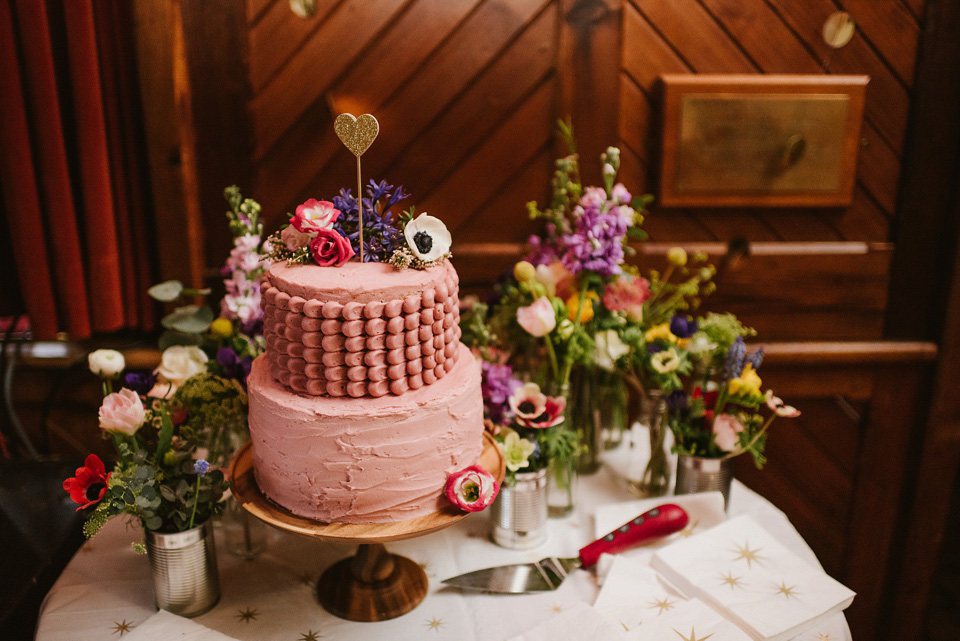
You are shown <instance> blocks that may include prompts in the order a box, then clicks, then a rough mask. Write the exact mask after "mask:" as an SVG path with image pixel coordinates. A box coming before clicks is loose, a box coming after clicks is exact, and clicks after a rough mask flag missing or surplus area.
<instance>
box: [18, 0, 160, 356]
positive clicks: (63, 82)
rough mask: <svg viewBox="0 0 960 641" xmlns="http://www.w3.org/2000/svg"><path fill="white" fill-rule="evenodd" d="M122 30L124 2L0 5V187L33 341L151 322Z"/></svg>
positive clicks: (141, 175)
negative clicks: (58, 334)
mask: <svg viewBox="0 0 960 641" xmlns="http://www.w3.org/2000/svg"><path fill="white" fill-rule="evenodd" d="M131 23H132V21H131V16H130V15H129V5H128V4H126V3H125V2H124V0H96V2H93V1H92V0H69V2H62V3H61V2H51V3H46V2H44V1H43V0H0V83H2V87H3V90H2V91H0V179H2V180H0V186H2V192H3V199H4V209H5V218H6V223H7V227H8V229H9V234H10V243H11V246H12V249H13V259H14V260H13V262H14V264H15V266H16V274H17V278H18V279H19V284H20V288H19V289H20V292H19V297H20V298H21V300H20V301H18V302H19V303H20V304H21V306H22V307H23V308H24V309H25V311H26V312H27V314H28V315H29V318H30V322H31V328H32V330H33V333H34V335H35V336H36V337H38V338H50V337H53V336H54V335H56V334H57V333H58V332H61V331H66V332H67V333H68V334H69V335H70V336H71V337H72V338H85V337H88V336H90V334H91V333H93V332H111V331H116V330H120V329H125V328H141V329H151V328H152V325H153V319H154V316H153V307H152V305H151V303H150V301H149V298H147V296H146V294H145V292H146V288H147V287H148V286H149V284H150V282H151V264H152V262H153V261H152V260H151V256H150V254H149V243H148V242H147V238H148V237H149V229H150V221H149V220H148V217H147V214H148V212H147V205H146V201H145V199H146V194H147V193H148V189H147V187H146V185H145V181H146V172H145V170H144V166H145V162H144V158H143V156H142V154H141V153H140V150H141V149H143V144H142V142H141V136H142V126H141V125H142V119H141V116H140V111H139V103H138V97H139V92H138V84H137V79H136V63H135V60H136V56H135V50H134V48H133V41H132V36H131V33H132V28H131V27H132V24H131ZM5 278H9V276H5ZM14 289H15V288H13V287H5V288H4V289H3V293H2V294H0V296H2V297H4V298H5V299H7V300H4V301H3V302H4V303H5V304H4V307H5V308H8V309H9V308H10V307H11V305H12V303H11V301H10V300H9V298H10V297H12V296H14V295H16V294H15V293H14Z"/></svg>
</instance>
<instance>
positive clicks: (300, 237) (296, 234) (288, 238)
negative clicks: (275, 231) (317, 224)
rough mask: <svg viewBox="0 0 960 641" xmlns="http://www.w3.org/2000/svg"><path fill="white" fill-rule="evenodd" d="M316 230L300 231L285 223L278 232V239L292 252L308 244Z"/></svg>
mask: <svg viewBox="0 0 960 641" xmlns="http://www.w3.org/2000/svg"><path fill="white" fill-rule="evenodd" d="M316 235H317V233H316V232H308V231H300V230H299V229H297V228H296V227H294V226H293V225H287V226H286V227H284V228H283V231H281V232H280V240H282V241H283V244H284V245H286V247H287V249H289V250H290V251H292V252H295V251H297V250H298V249H303V248H304V247H309V246H310V241H311V240H313V238H314V236H316Z"/></svg>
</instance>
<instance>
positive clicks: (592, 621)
mask: <svg viewBox="0 0 960 641" xmlns="http://www.w3.org/2000/svg"><path fill="white" fill-rule="evenodd" d="M628 638H629V637H627V635H626V632H624V630H623V629H622V628H619V627H618V626H616V625H614V624H612V623H610V622H609V621H608V620H607V619H606V618H605V617H603V616H602V615H601V614H600V613H599V612H597V611H596V610H595V609H594V608H591V607H590V606H589V605H587V604H586V603H577V604H574V605H573V606H571V607H569V608H567V609H566V610H564V611H563V612H561V613H560V614H558V615H557V616H555V617H553V618H551V619H548V620H546V621H544V622H543V623H541V624H540V625H538V626H537V627H535V628H533V629H532V630H530V631H529V632H525V633H524V634H521V635H520V636H516V637H514V638H513V639H511V640H510V641H626V639H628Z"/></svg>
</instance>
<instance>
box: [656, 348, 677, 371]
mask: <svg viewBox="0 0 960 641" xmlns="http://www.w3.org/2000/svg"><path fill="white" fill-rule="evenodd" d="M650 367H652V368H653V369H655V370H656V371H658V372H660V373H661V374H667V373H669V372H672V371H675V370H676V369H677V368H678V367H680V355H679V354H677V350H676V349H674V348H673V347H671V348H670V349H665V350H663V351H662V352H657V353H656V354H654V355H653V356H651V357H650Z"/></svg>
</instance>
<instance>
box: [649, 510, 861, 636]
mask: <svg viewBox="0 0 960 641" xmlns="http://www.w3.org/2000/svg"><path fill="white" fill-rule="evenodd" d="M651 565H652V567H653V568H654V569H655V570H657V571H658V572H660V573H661V574H662V575H663V576H664V577H665V578H666V579H667V580H668V581H670V582H671V583H672V584H674V585H675V586H677V587H678V588H679V589H680V590H682V591H683V592H684V593H685V594H687V595H688V596H691V597H697V598H699V599H702V600H703V601H705V602H707V603H708V604H710V605H711V606H713V607H714V609H716V610H717V611H718V612H719V613H721V614H722V615H723V616H725V617H726V618H728V619H730V620H731V621H733V622H734V623H736V624H737V625H738V626H740V628H741V629H743V630H744V631H745V632H746V633H748V634H749V635H750V636H751V637H753V638H754V639H757V641H785V640H786V639H791V638H793V637H795V636H797V635H798V634H800V633H802V632H804V631H805V630H808V629H809V628H811V627H813V626H815V625H818V624H822V623H824V622H826V621H827V620H828V619H830V618H832V617H833V616H834V615H835V614H837V613H839V612H841V611H843V610H844V609H845V608H847V607H848V606H849V605H850V604H851V603H852V602H853V597H854V593H853V592H852V591H851V590H849V589H848V588H846V587H844V586H843V585H841V584H840V583H838V582H837V581H835V580H834V579H832V578H830V577H829V576H828V575H827V574H826V573H824V572H823V571H822V570H820V569H818V568H814V567H813V566H811V565H809V564H808V563H806V562H805V561H803V560H802V559H800V558H799V557H797V556H796V555H795V554H793V553H792V552H790V551H789V550H788V549H786V548H785V547H784V546H783V545H781V544H780V543H779V542H777V540H776V539H775V538H774V537H773V536H771V535H770V534H769V533H767V532H766V531H765V530H764V529H763V528H761V527H760V525H759V524H758V523H757V522H756V521H754V520H753V519H752V518H750V517H749V516H739V517H737V518H735V519H731V520H730V521H727V522H726V523H723V524H721V525H718V526H716V527H714V528H712V529H710V530H707V531H705V532H702V533H700V534H697V535H694V536H691V537H690V538H687V539H681V540H679V541H677V542H675V543H672V544H671V545H669V546H667V547H665V548H663V549H660V550H658V551H657V552H656V554H654V556H653V560H652V561H651Z"/></svg>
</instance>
